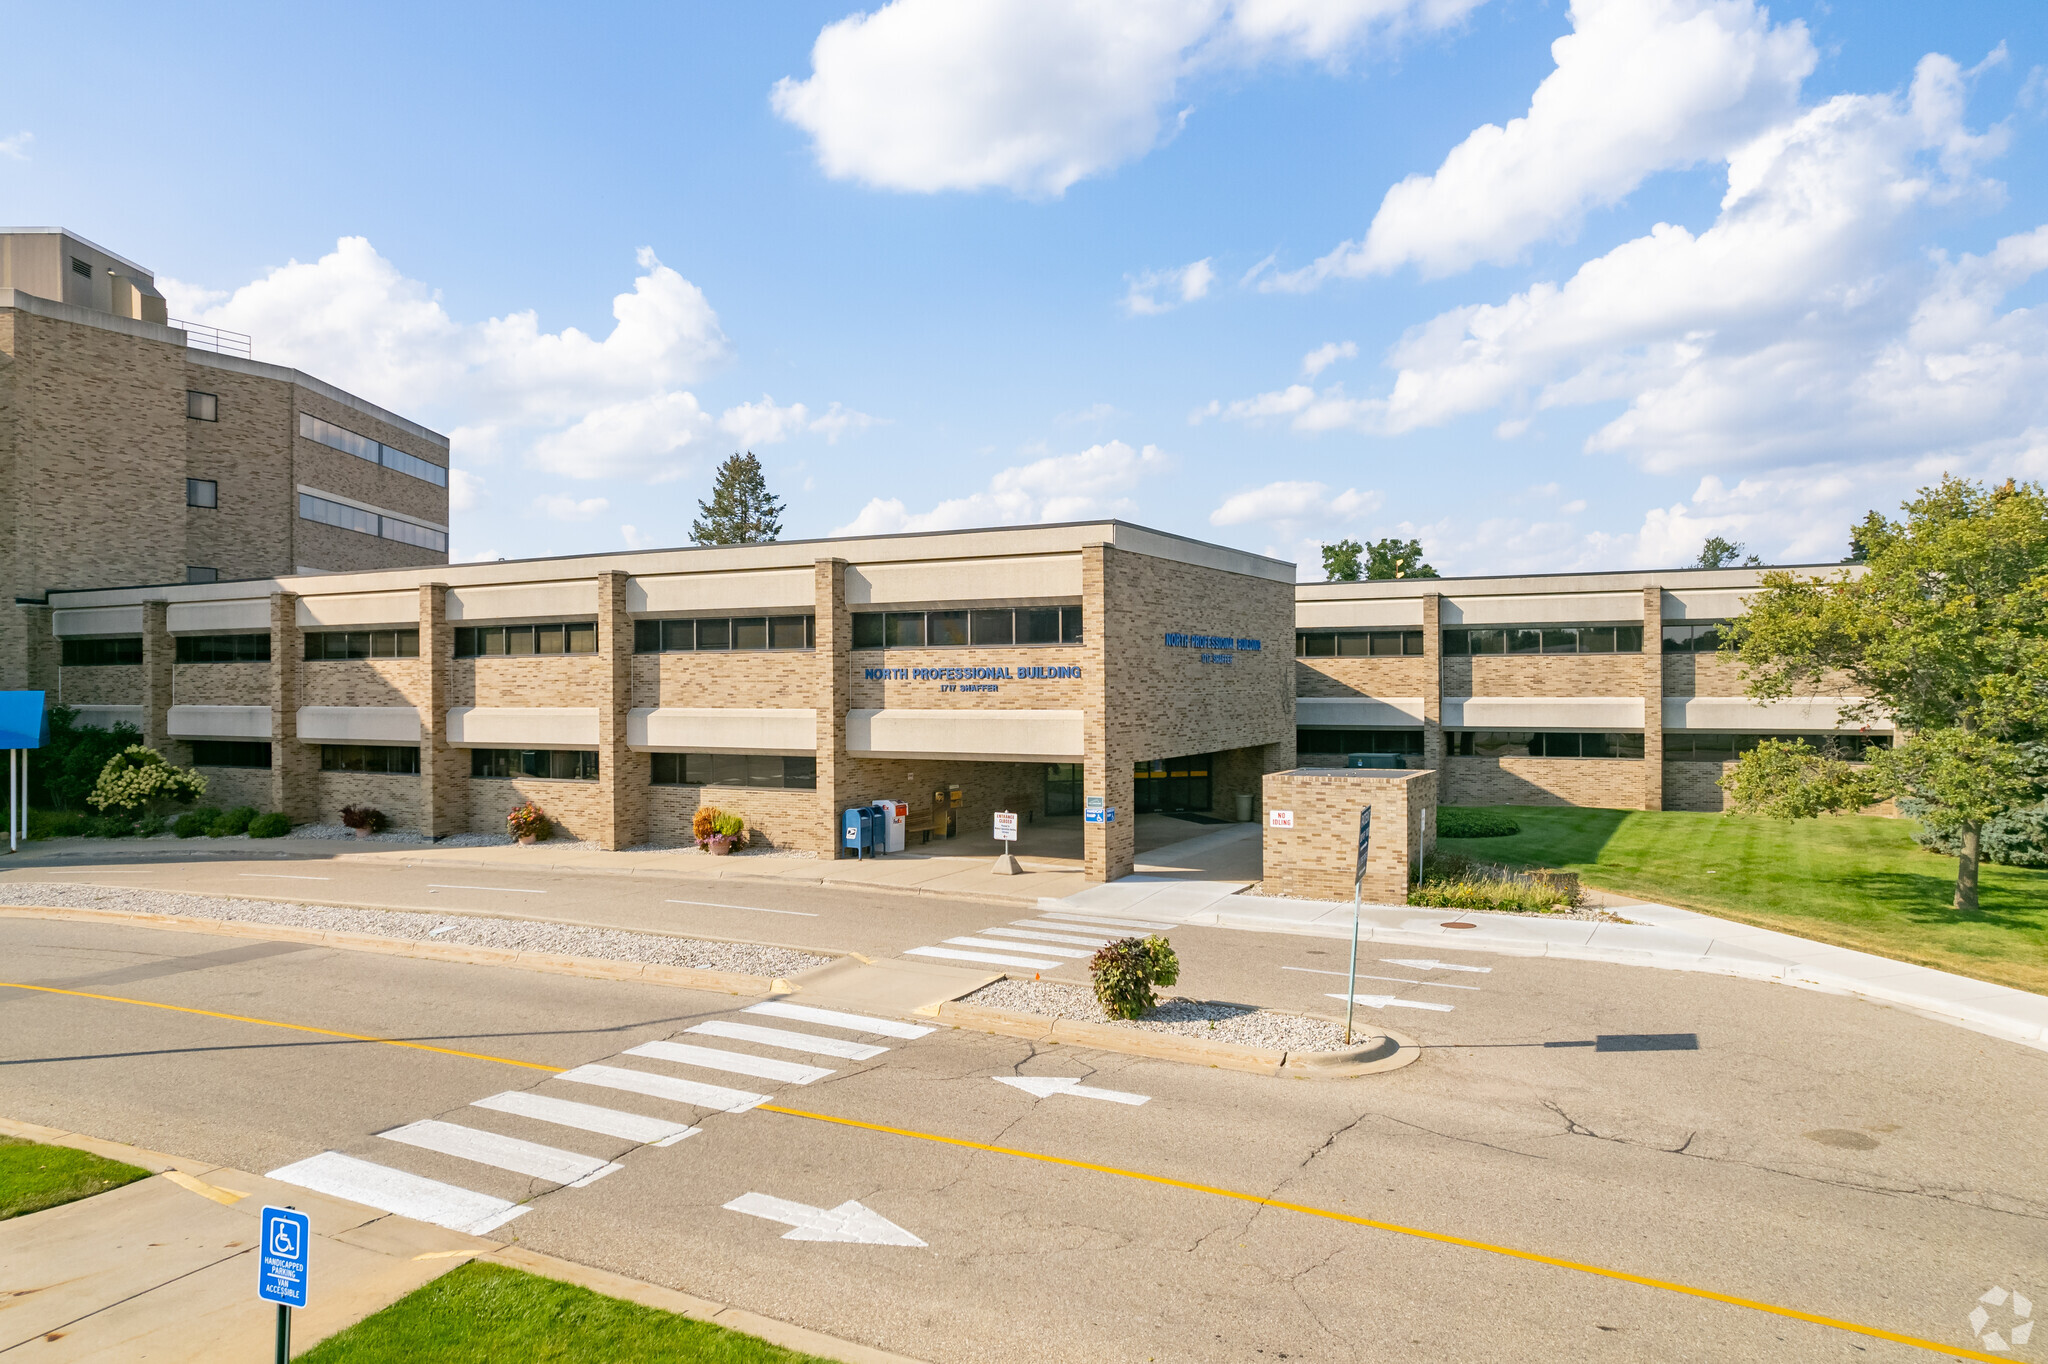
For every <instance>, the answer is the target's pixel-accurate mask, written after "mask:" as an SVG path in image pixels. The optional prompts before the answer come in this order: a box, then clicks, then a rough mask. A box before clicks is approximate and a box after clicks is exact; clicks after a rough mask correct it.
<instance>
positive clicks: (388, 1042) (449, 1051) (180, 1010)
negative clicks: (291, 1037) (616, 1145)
mask: <svg viewBox="0 0 2048 1364" xmlns="http://www.w3.org/2000/svg"><path fill="white" fill-rule="evenodd" d="M0 989H4V990H34V991H36V992H38V993H39V994H46V995H70V996H71V997H72V998H74V999H97V1000H102V1001H104V1002H106V1003H108V1004H134V1005H137V1006H138V1007H140V1008H144V1009H167V1010H169V1011H170V1012H172V1013H176V1014H197V1015H198V1016H199V1017H201V1018H225V1019H227V1020H228V1021H229V1022H230V1023H254V1024H257V1025H259V1026H261V1027H265V1028H288V1029H290V1030H291V1031H292V1032H310V1033H317V1034H319V1035H320V1036H322V1037H345V1038H347V1039H348V1040H349V1041H351V1042H375V1043H377V1044H379V1045H380V1046H386V1047H405V1048H406V1049H408V1050H410V1051H431V1052H434V1053H436V1054H437V1055H441V1056H460V1057H462V1058H464V1059H465V1060H469V1061H496V1062H497V1063H498V1064H499V1065H501V1066H520V1067H522V1068H524V1069H526V1070H544V1071H546V1072H547V1073H548V1074H550V1075H559V1074H561V1073H562V1071H563V1070H565V1069H566V1067H564V1066H544V1065H541V1064H540V1063H539V1062H537V1061H515V1060H513V1059H512V1058H511V1057H509V1056H489V1055H486V1054H485V1053H483V1052H480V1051H457V1050H456V1049H455V1048H453V1047H435V1046H429V1045H428V1044H427V1043H425V1042H405V1041H401V1040H399V1039H398V1038H396V1037H375V1036H372V1035H371V1034H369V1033H362V1032H340V1031H337V1030H336V1029H334V1028H311V1027H307V1026H306V1025H305V1024H303V1023H280V1022H278V1021H277V1020H276V1019H274V1018H250V1017H249V1016H248V1015H246V1014H224V1013H219V1012H217V1011H215V1010H213V1009H189V1008H186V1007H185V1006H184V1005H182V1004H159V1003H157V1002H156V1001H155V1000H153V999H124V998H123V997H121V996H120V995H96V994H92V993H90V992H88V991H85V990H60V989H58V988H57V987H56V986H54V985H19V984H16V983H15V982H13V981H11V980H0Z"/></svg>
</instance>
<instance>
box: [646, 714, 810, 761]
mask: <svg viewBox="0 0 2048 1364" xmlns="http://www.w3.org/2000/svg"><path fill="white" fill-rule="evenodd" d="M626 743H627V744H628V746H630V747H632V748H635V749H638V750H640V751H642V752H648V753H782V754H793V755H797V756H802V755H805V754H810V753H815V752H817V743H818V712H817V711H816V710H798V709H794V708H791V709H787V710H764V709H749V708H746V707H741V706H715V707H714V706H662V707H659V708H654V707H647V706H642V707H638V708H635V709H634V710H631V711H629V712H627V715H626Z"/></svg>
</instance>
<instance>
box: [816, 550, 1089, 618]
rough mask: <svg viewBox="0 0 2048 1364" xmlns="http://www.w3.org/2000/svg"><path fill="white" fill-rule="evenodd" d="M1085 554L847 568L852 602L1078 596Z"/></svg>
mask: <svg viewBox="0 0 2048 1364" xmlns="http://www.w3.org/2000/svg"><path fill="white" fill-rule="evenodd" d="M1080 595H1081V556H1080V555H1079V554H1036V555H1020V556H1015V557H1010V558H992V559H956V560H953V561H951V562H946V561H943V560H940V561H924V562H918V563H896V564H862V565H858V566H856V567H849V568H848V569H847V570H846V604H847V605H848V606H849V607H855V608H858V607H862V606H872V605H879V604H884V603H888V602H947V601H1010V600H1017V599H1021V598H1032V599H1043V598H1051V597H1059V598H1068V599H1074V600H1078V599H1079V598H1080Z"/></svg>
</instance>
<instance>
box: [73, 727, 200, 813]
mask: <svg viewBox="0 0 2048 1364" xmlns="http://www.w3.org/2000/svg"><path fill="white" fill-rule="evenodd" d="M205 794H206V778H204V777H202V776H200V775H199V774H198V773H197V772H193V771H191V770H189V769H187V768H183V767H178V766H176V765H175V764H172V763H168V762H165V761H164V755H163V754H161V753H159V752H157V751H156V750H155V749H153V748H148V747H145V746H144V745H142V744H130V745H128V747H126V748H124V749H122V750H121V751H120V752H119V753H116V754H115V755H114V756H113V757H111V758H109V759H107V765H106V766H105V767H104V768H102V769H101V770H100V777H99V780H98V781H96V782H94V783H93V788H92V794H91V795H90V796H88V797H86V800H87V801H88V802H89V803H90V804H91V805H92V806H93V807H94V808H95V809H99V810H108V811H111V810H124V811H127V812H128V813H130V814H136V815H139V814H140V813H142V812H143V811H144V810H147V809H151V808H153V807H160V806H163V805H167V804H171V803H173V802H175V803H177V804H179V805H190V804H191V803H192V802H193V801H195V800H197V799H198V798H199V797H201V796H203V795H205Z"/></svg>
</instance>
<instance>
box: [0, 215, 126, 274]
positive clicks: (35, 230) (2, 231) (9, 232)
mask: <svg viewBox="0 0 2048 1364" xmlns="http://www.w3.org/2000/svg"><path fill="white" fill-rule="evenodd" d="M51 235H55V236H59V237H69V238H71V240H72V241H75V242H77V243H78V244H79V245H80V246H89V247H91V248H92V249H93V250H95V251H97V252H99V253H100V254H101V255H102V256H105V257H107V258H108V259H109V260H117V261H119V262H121V264H123V265H125V266H127V267H128V268H129V269H130V270H133V271H134V272H135V273H136V274H138V275H148V276H149V278H150V279H151V280H152V281H154V280H155V279H156V271H154V270H152V269H150V268H149V267H148V266H146V265H137V264H136V263H135V262H134V261H132V260H129V259H128V258H127V257H126V256H124V255H122V254H121V253H120V252H118V251H109V250H107V248H106V247H104V246H101V245H100V244H99V243H98V242H96V241H94V240H93V239H92V238H90V237H85V236H81V235H79V234H78V233H76V232H73V231H72V230H71V229H70V228H68V227H0V237H41V236H51Z"/></svg>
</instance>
